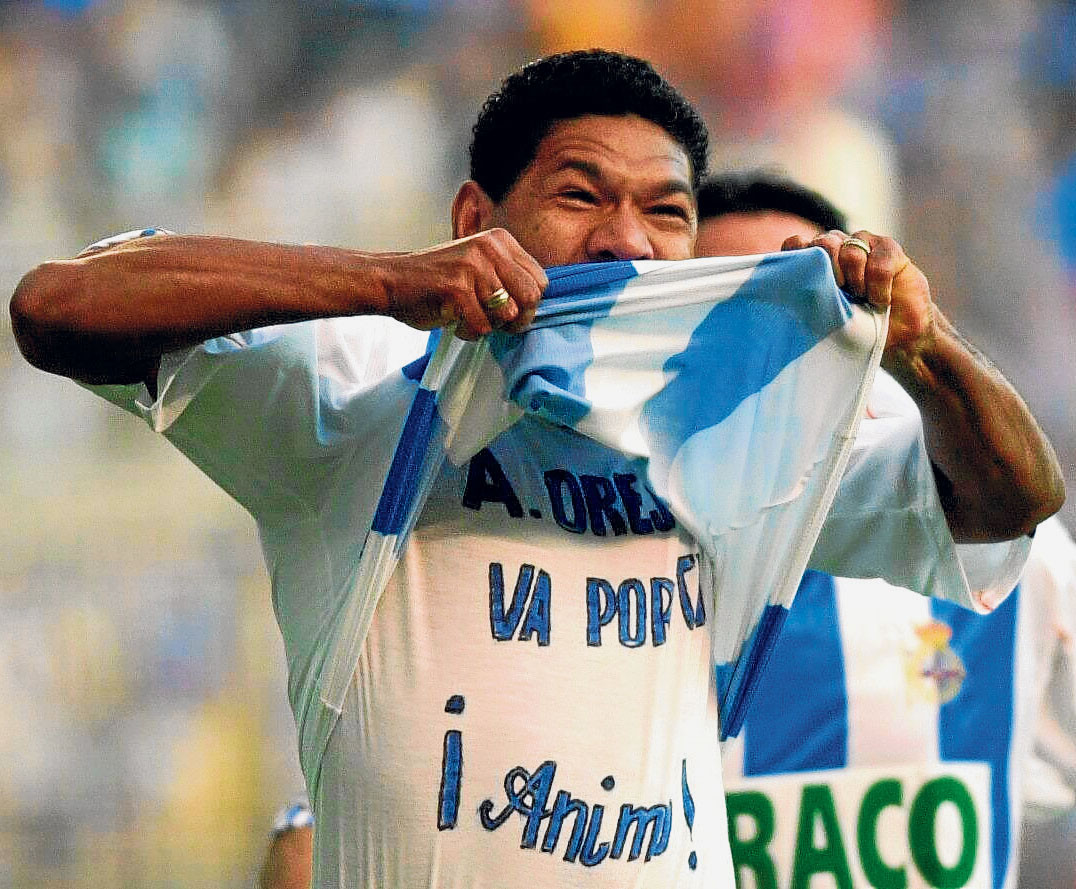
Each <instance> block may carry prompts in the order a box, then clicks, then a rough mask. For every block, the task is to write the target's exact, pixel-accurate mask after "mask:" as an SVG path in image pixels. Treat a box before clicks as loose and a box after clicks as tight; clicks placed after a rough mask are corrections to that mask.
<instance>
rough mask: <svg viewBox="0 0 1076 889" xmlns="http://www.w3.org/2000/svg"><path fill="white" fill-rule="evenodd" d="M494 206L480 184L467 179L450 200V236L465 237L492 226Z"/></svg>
mask: <svg viewBox="0 0 1076 889" xmlns="http://www.w3.org/2000/svg"><path fill="white" fill-rule="evenodd" d="M494 206H495V205H494V203H493V201H492V200H491V199H490V197H489V195H487V194H486V192H485V190H484V189H483V188H482V186H481V185H479V184H478V183H477V182H475V181H474V180H473V179H468V180H467V181H466V182H464V183H463V185H461V186H460V190H459V191H457V192H456V199H455V200H454V201H453V202H452V237H453V238H466V237H468V236H469V235H474V234H478V232H480V231H485V230H486V229H487V228H492V227H493V224H492V222H491V219H492V218H493V210H494Z"/></svg>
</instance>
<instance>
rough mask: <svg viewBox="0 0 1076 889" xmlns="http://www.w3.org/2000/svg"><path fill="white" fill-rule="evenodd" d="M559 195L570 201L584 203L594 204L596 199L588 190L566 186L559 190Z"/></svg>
mask: <svg viewBox="0 0 1076 889" xmlns="http://www.w3.org/2000/svg"><path fill="white" fill-rule="evenodd" d="M561 196H562V197H565V198H567V199H568V200H570V201H582V202H583V203H586V204H595V203H597V201H598V199H597V198H596V197H595V196H594V195H593V194H592V193H591V192H589V191H584V190H583V189H581V188H568V189H565V190H564V191H562V192H561Z"/></svg>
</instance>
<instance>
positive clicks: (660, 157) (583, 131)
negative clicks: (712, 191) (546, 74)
mask: <svg viewBox="0 0 1076 889" xmlns="http://www.w3.org/2000/svg"><path fill="white" fill-rule="evenodd" d="M535 163H536V164H537V165H539V166H541V167H542V168H543V172H544V173H546V174H548V173H550V172H555V171H556V170H558V169H572V168H574V169H578V170H579V171H580V172H583V173H588V174H591V175H595V176H598V175H602V174H605V173H631V174H646V175H657V176H660V177H662V178H669V179H679V180H682V182H683V183H684V184H685V185H686V186H687V187H688V188H690V183H691V161H690V159H689V158H688V155H687V152H686V151H685V150H684V148H683V147H682V146H681V145H680V144H679V143H678V142H677V141H676V140H675V139H674V138H673V137H672V135H670V134H669V132H668V131H666V130H665V129H663V128H662V127H660V126H659V125H657V124H655V123H652V122H651V121H648V120H645V119H644V118H641V117H638V116H636V115H620V116H606V115H586V116H584V117H578V118H572V119H570V120H561V121H558V122H557V123H555V124H553V126H552V127H550V129H549V132H548V133H546V135H545V136H544V137H543V139H542V141H541V142H540V143H539V144H538V150H537V152H536V153H535Z"/></svg>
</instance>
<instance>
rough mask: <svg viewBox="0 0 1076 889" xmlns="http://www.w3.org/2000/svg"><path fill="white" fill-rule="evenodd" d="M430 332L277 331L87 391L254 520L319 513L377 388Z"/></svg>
mask: <svg viewBox="0 0 1076 889" xmlns="http://www.w3.org/2000/svg"><path fill="white" fill-rule="evenodd" d="M427 338H428V334H426V333H423V332H420V331H417V330H412V329H411V328H408V327H406V326H404V325H402V324H399V323H398V322H395V321H393V320H391V319H388V318H383V317H356V318H333V319H325V320H319V321H308V322H303V323H299V324H288V325H278V326H274V327H266V328H261V329H258V330H251V331H246V332H243V333H236V334H232V335H229V336H224V337H218V338H216V339H212V340H209V341H207V342H205V343H202V344H200V345H198V346H195V347H194V348H191V349H186V350H182V351H179V352H174V353H169V354H166V355H164V356H163V358H162V361H161V366H160V370H159V372H158V376H157V392H158V395H157V397H156V398H153V397H152V396H151V395H150V392H149V390H148V389H147V387H146V386H145V385H144V384H137V385H124V386H96V385H95V386H88V387H87V388H89V389H90V390H92V391H94V392H96V393H97V394H99V395H101V396H103V397H104V398H106V399H107V400H109V401H111V402H113V403H114V404H117V405H119V406H120V407H122V408H123V409H124V410H127V411H129V412H130V413H132V414H135V415H136V416H139V417H141V418H142V419H143V420H145V422H146V423H147V424H148V425H149V426H150V427H151V428H152V429H153V430H155V431H156V432H159V433H161V434H163V435H164V436H165V437H166V438H168V439H169V440H170V441H171V442H172V443H173V444H174V445H175V446H176V447H177V448H178V449H179V450H181V451H182V452H183V453H184V454H185V455H186V456H187V457H188V458H189V459H190V460H191V461H192V462H193V463H195V465H197V466H198V467H199V468H200V469H201V470H202V471H203V472H205V473H206V474H207V475H208V476H209V477H210V478H212V479H213V480H214V481H215V482H216V483H217V484H219V485H220V486H221V487H222V488H223V489H224V490H225V491H227V492H228V494H230V495H231V496H232V497H233V498H235V500H237V501H238V502H239V503H240V504H241V505H242V506H243V507H244V508H246V509H247V510H248V511H249V512H250V513H252V514H253V515H254V516H255V518H259V519H261V518H263V517H265V516H273V515H283V514H288V513H294V512H297V511H302V512H307V513H311V512H316V511H317V509H318V499H319V497H320V495H321V492H322V491H324V489H325V486H326V485H327V484H331V479H332V474H333V471H334V468H335V467H336V466H337V465H338V463H339V461H340V460H341V459H343V458H345V457H348V456H350V455H352V454H353V453H354V451H355V449H356V448H361V447H363V442H364V440H365V439H366V437H367V435H366V432H367V430H366V428H365V427H366V425H367V424H368V423H369V422H371V417H372V416H375V415H377V413H378V412H377V410H376V405H373V404H371V403H370V402H371V400H372V399H376V398H377V397H378V395H377V392H378V391H379V389H378V387H377V386H376V384H377V383H378V382H380V381H381V380H383V379H384V378H385V377H386V376H388V375H389V374H392V373H394V372H396V371H398V370H399V368H401V367H403V366H404V365H405V364H407V363H408V362H409V361H412V360H414V359H415V358H417V357H419V356H421V355H422V354H423V352H424V350H425V345H426V340H427Z"/></svg>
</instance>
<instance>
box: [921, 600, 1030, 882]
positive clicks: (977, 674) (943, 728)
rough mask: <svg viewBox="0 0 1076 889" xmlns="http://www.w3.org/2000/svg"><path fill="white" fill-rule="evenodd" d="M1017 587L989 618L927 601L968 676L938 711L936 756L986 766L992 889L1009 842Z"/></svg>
mask: <svg viewBox="0 0 1076 889" xmlns="http://www.w3.org/2000/svg"><path fill="white" fill-rule="evenodd" d="M1019 596H1020V588H1019V587H1017V588H1016V590H1014V591H1013V593H1012V595H1010V596H1009V597H1008V598H1007V599H1006V600H1005V601H1004V602H1003V603H1002V604H1001V606H1000V607H999V608H998V609H997V610H996V611H994V612H993V613H992V614H989V615H985V616H983V615H978V614H975V613H973V612H971V611H967V610H966V609H963V608H960V607H958V606H956V605H953V604H952V603H951V602H944V601H941V600H939V599H932V600H931V603H930V610H931V613H932V615H933V616H934V617H935V619H937V620H940V621H944V622H945V623H947V624H948V625H949V626H950V627H952V628H953V638H952V640H951V642H950V645H951V646H952V648H953V651H955V652H956V653H957V656H958V657H959V658H960V659H961V660H962V661H963V662H964V669H965V670H966V671H967V675H966V676H965V678H964V683H963V685H962V686H961V688H960V692H959V693H958V694H957V696H956V697H955V698H953V700H952V701H950V702H949V703H947V704H943V705H942V706H941V708H940V709H939V712H938V747H939V750H938V754H939V756H940V757H941V758H942V759H943V760H971V761H975V762H982V761H986V762H989V763H990V772H991V787H990V790H991V804H992V807H993V829H994V836H993V841H992V844H991V847H992V848H991V852H992V857H993V861H994V882H993V885H994V887H995V889H998V887H1000V886H1001V885H1002V882H1003V881H1004V879H1005V871H1006V869H1007V867H1008V863H1009V857H1010V848H1011V845H1012V842H1013V838H1012V837H1011V836H1010V835H1009V834H1010V822H1009V819H1010V814H1011V813H1010V812H1009V753H1010V750H1011V748H1012V733H1013V712H1012V702H1013V685H1014V682H1015V664H1014V658H1015V654H1016V618H1017V600H1018V598H1019Z"/></svg>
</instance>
